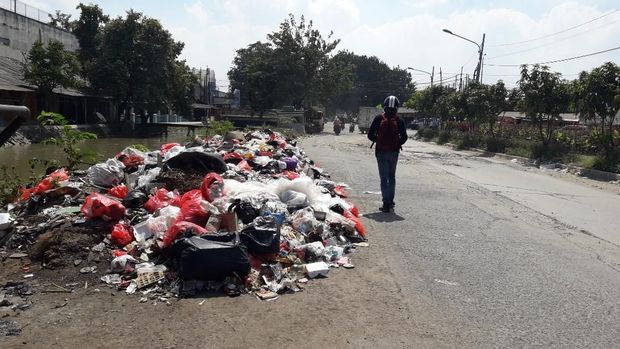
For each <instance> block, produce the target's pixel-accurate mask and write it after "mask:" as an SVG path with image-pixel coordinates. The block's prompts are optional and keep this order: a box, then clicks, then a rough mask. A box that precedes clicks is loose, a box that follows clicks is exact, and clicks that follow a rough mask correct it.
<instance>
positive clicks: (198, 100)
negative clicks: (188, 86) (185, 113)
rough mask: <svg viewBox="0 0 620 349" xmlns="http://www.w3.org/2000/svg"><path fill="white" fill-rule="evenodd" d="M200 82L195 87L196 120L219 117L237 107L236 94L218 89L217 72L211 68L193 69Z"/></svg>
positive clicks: (193, 105) (193, 106) (194, 112)
mask: <svg viewBox="0 0 620 349" xmlns="http://www.w3.org/2000/svg"><path fill="white" fill-rule="evenodd" d="M192 73H194V75H195V76H196V77H197V79H198V82H197V84H196V85H195V86H194V103H193V104H192V108H193V114H194V115H193V117H194V119H195V120H199V119H203V118H209V117H211V116H213V117H218V116H221V115H222V114H223V113H225V112H228V111H230V109H231V108H233V107H234V106H235V97H234V94H231V93H228V92H224V91H219V90H218V89H217V84H216V81H217V80H216V79H215V71H214V70H213V69H210V68H206V69H196V68H193V69H192Z"/></svg>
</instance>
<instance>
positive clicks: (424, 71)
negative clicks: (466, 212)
mask: <svg viewBox="0 0 620 349" xmlns="http://www.w3.org/2000/svg"><path fill="white" fill-rule="evenodd" d="M407 69H409V70H413V71H419V72H420V73H424V74H428V75H430V77H431V86H433V78H434V77H435V67H434V66H433V70H431V73H429V72H427V71H426V70H420V69H415V68H411V67H407Z"/></svg>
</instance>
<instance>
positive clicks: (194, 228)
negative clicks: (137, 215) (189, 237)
mask: <svg viewBox="0 0 620 349" xmlns="http://www.w3.org/2000/svg"><path fill="white" fill-rule="evenodd" d="M188 232H191V233H193V234H194V235H202V234H206V233H207V229H205V228H203V227H201V226H199V225H196V224H194V223H191V222H175V223H174V224H173V225H172V226H171V227H170V228H168V230H166V233H165V234H164V239H163V243H164V247H169V246H170V245H172V243H173V242H174V240H176V239H177V238H178V237H179V236H181V235H185V233H188Z"/></svg>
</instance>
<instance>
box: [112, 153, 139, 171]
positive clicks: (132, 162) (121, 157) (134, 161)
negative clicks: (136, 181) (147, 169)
mask: <svg viewBox="0 0 620 349" xmlns="http://www.w3.org/2000/svg"><path fill="white" fill-rule="evenodd" d="M116 159H117V160H118V161H120V162H122V163H123V165H125V167H127V168H130V167H136V166H140V165H144V158H143V157H141V156H140V155H127V154H123V153H121V154H118V155H116Z"/></svg>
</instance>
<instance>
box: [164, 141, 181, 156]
mask: <svg viewBox="0 0 620 349" xmlns="http://www.w3.org/2000/svg"><path fill="white" fill-rule="evenodd" d="M177 145H180V144H179V143H167V144H162V146H161V149H160V150H161V153H162V154H166V153H167V152H168V150H170V149H171V148H172V147H176V146H177Z"/></svg>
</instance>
